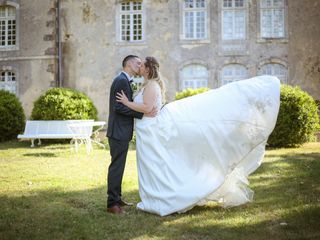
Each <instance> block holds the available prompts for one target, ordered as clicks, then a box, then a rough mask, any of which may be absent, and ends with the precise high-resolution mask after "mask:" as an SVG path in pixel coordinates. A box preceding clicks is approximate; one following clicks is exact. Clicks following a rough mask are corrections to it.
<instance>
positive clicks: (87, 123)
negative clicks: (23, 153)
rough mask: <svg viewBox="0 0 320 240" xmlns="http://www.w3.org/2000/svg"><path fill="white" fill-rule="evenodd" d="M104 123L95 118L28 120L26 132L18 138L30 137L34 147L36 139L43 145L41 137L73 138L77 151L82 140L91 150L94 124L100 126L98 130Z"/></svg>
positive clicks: (88, 150) (72, 141)
mask: <svg viewBox="0 0 320 240" xmlns="http://www.w3.org/2000/svg"><path fill="white" fill-rule="evenodd" d="M104 124H105V122H94V120H28V121H27V122H26V127H25V130H24V133H23V134H19V135H18V139H30V140H31V147H34V141H35V140H36V139H38V140H39V143H38V145H41V139H71V142H70V143H71V144H72V143H75V147H76V151H77V150H78V143H79V142H80V143H85V144H86V147H87V152H90V150H91V149H92V145H91V142H92V141H94V140H92V139H91V135H92V134H93V126H100V128H99V129H97V130H96V131H95V132H97V131H98V130H100V129H101V128H102V127H103V125H104ZM101 145H102V144H101ZM102 146H103V145H102Z"/></svg>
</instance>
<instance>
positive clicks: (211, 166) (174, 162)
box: [134, 76, 280, 216]
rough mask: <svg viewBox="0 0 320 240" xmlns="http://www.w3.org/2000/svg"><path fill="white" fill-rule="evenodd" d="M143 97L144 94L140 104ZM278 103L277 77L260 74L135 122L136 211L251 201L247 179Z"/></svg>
mask: <svg viewBox="0 0 320 240" xmlns="http://www.w3.org/2000/svg"><path fill="white" fill-rule="evenodd" d="M142 100H143V91H141V92H139V93H138V95H137V96H136V97H135V100H134V101H135V102H142ZM279 105H280V82H279V80H278V79H277V78H276V77H272V76H260V77H255V78H251V79H247V80H242V81H237V82H233V83H230V84H227V85H224V86H222V87H220V88H218V89H213V90H210V91H208V92H205V93H202V94H199V95H195V96H192V97H188V98H184V99H182V100H178V101H173V102H171V103H169V104H167V105H165V106H164V107H163V108H162V109H161V111H160V112H159V114H158V116H157V117H155V118H148V117H144V118H143V119H141V120H136V137H137V142H136V144H137V145H136V148H137V165H138V176H139V194H140V198H141V202H140V203H138V205H137V207H138V209H141V210H143V211H147V212H151V213H156V214H159V215H161V216H165V215H168V214H171V213H174V212H185V211H187V210H189V209H191V208H192V207H194V206H195V205H203V204H205V203H206V202H207V201H216V202H218V203H220V204H221V205H222V206H224V207H231V206H237V205H240V204H244V203H246V202H248V201H251V200H252V197H253V191H252V190H251V189H250V188H249V187H248V184H249V183H248V180H247V177H248V175H249V174H250V173H252V172H253V171H255V170H256V169H257V168H258V167H259V166H260V164H261V161H262V159H263V156H264V152H265V145H266V142H267V139H268V136H269V135H270V133H271V132H272V130H273V129H274V126H275V124H276V120H277V115H278V111H279ZM158 106H159V107H160V106H161V94H160V88H159V96H158Z"/></svg>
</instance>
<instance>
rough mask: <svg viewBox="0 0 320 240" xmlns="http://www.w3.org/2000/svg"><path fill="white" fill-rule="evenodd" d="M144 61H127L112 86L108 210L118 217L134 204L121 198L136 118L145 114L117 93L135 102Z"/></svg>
mask: <svg viewBox="0 0 320 240" xmlns="http://www.w3.org/2000/svg"><path fill="white" fill-rule="evenodd" d="M140 65H141V59H140V58H139V57H138V56H135V55H129V56H126V57H125V58H124V59H123V62H122V67H123V71H122V72H121V73H120V75H118V76H117V77H116V78H115V79H114V80H113V83H112V85H111V90H110V99H109V120H108V129H107V137H108V142H109V146H110V155H111V163H110V165H109V172H108V202H107V207H108V208H107V211H108V212H110V213H114V214H121V213H123V212H124V211H123V208H122V207H123V206H125V205H133V204H132V203H126V202H125V201H123V200H122V199H121V183H122V177H123V172H124V168H125V163H126V158H127V153H128V148H129V142H130V140H131V139H132V133H133V122H134V118H138V119H141V118H142V117H143V113H140V112H136V111H133V110H131V109H129V108H128V107H126V106H125V105H123V104H122V103H119V102H117V101H116V94H117V93H118V92H121V91H123V92H124V93H125V94H126V96H127V97H128V99H129V100H130V101H132V94H133V91H132V88H131V85H130V83H131V82H132V81H133V80H132V78H133V76H135V75H137V74H139V71H140Z"/></svg>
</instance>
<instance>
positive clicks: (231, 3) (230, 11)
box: [222, 0, 247, 40]
mask: <svg viewBox="0 0 320 240" xmlns="http://www.w3.org/2000/svg"><path fill="white" fill-rule="evenodd" d="M246 15H247V10H246V0H223V5H222V39H223V40H237V39H245V38H246V18H247V16H246Z"/></svg>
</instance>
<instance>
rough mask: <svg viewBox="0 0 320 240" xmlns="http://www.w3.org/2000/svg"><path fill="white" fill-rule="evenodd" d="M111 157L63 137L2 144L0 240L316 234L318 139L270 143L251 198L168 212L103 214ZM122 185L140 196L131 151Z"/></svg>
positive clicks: (319, 218)
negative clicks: (291, 144)
mask: <svg viewBox="0 0 320 240" xmlns="http://www.w3.org/2000/svg"><path fill="white" fill-rule="evenodd" d="M109 161H110V157H109V152H108V151H107V150H103V149H95V150H94V151H93V152H92V153H91V154H90V155H87V154H86V153H85V150H84V148H82V149H80V152H79V153H75V152H73V151H71V149H70V146H69V145H68V144H50V145H48V144H44V145H43V146H41V147H35V148H30V147H29V143H27V142H6V143H1V144H0V239H1V240H5V239H94V240H96V239H135V240H138V239H161V240H169V239H170V240H171V239H187V240H193V239H219V240H221V239H237V240H239V239H240V240H241V239H245V240H250V239H252V240H253V239H320V194H319V193H320V177H319V176H320V143H309V144H306V145H304V146H303V147H301V148H292V149H280V150H268V151H267V154H266V157H265V159H264V162H263V164H262V166H261V167H260V168H259V169H258V170H257V171H256V172H255V173H254V174H253V175H251V177H250V183H251V187H252V189H253V190H254V191H255V197H254V201H253V202H252V203H249V204H246V205H243V206H240V207H235V208H230V209H223V208H221V207H219V206H217V205H216V204H214V203H210V204H208V205H206V206H202V207H195V208H194V209H192V210H191V211H189V212H187V213H185V214H174V215H171V216H167V217H159V216H155V215H152V214H148V213H144V212H141V211H138V210H136V209H135V207H127V208H126V214H125V215H122V216H115V215H110V214H107V213H106V195H107V191H106V174H107V166H108V163H109ZM123 191H124V194H123V195H124V196H125V199H126V200H128V201H132V202H136V203H137V202H138V201H139V194H138V183H137V171H136V163H135V151H134V150H130V151H129V155H128V160H127V166H126V171H125V176H124V182H123Z"/></svg>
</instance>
